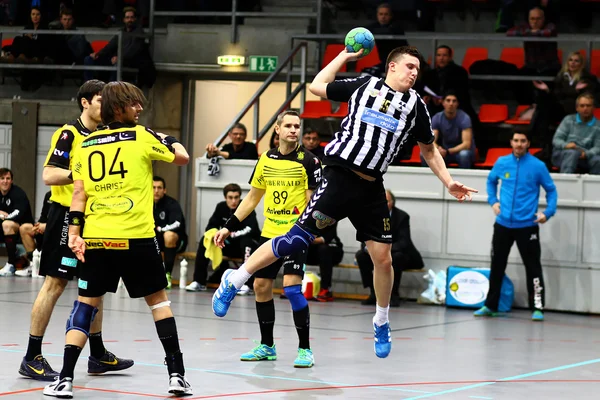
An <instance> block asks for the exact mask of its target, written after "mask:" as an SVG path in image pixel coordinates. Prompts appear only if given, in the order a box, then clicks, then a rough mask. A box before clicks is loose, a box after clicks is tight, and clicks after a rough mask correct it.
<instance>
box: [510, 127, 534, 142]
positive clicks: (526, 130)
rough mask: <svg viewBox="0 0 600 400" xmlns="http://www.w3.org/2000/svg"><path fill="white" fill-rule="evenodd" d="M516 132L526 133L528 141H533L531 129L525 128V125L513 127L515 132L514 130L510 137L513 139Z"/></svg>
mask: <svg viewBox="0 0 600 400" xmlns="http://www.w3.org/2000/svg"><path fill="white" fill-rule="evenodd" d="M516 134H519V135H525V137H526V138H527V141H528V142H531V132H530V131H529V129H528V128H525V127H518V126H517V127H515V128H514V129H513V132H512V135H511V137H510V138H511V139H512V138H514V137H515V135H516Z"/></svg>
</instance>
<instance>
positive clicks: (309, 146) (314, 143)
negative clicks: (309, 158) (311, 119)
mask: <svg viewBox="0 0 600 400" xmlns="http://www.w3.org/2000/svg"><path fill="white" fill-rule="evenodd" d="M302 146H304V148H305V149H306V150H308V151H310V152H311V153H313V154H314V155H315V156H317V158H318V159H319V160H321V161H323V157H324V156H325V150H324V148H323V147H321V138H320V137H319V132H317V131H316V130H315V129H312V128H308V129H306V130H305V131H304V135H302Z"/></svg>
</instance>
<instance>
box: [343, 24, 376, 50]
mask: <svg viewBox="0 0 600 400" xmlns="http://www.w3.org/2000/svg"><path fill="white" fill-rule="evenodd" d="M344 43H345V45H346V49H347V50H348V53H357V52H358V51H360V49H364V50H363V54H362V57H364V56H366V55H367V54H369V53H370V52H371V50H373V46H375V37H374V36H373V34H372V33H371V31H369V30H368V29H366V28H354V29H352V30H351V31H350V32H348V34H347V35H346V40H345V41H344Z"/></svg>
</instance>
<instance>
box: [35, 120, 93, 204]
mask: <svg viewBox="0 0 600 400" xmlns="http://www.w3.org/2000/svg"><path fill="white" fill-rule="evenodd" d="M90 133H91V132H90V131H89V130H88V129H87V128H86V127H85V126H84V125H83V122H81V119H77V121H73V122H69V123H68V124H66V125H64V126H63V127H62V128H60V129H57V130H56V132H54V134H53V135H52V140H51V141H50V150H49V151H48V155H47V156H46V161H45V162H44V167H45V166H53V167H57V168H62V169H68V170H71V169H72V168H71V167H72V161H73V158H74V156H75V154H76V153H77V150H78V149H79V146H80V145H81V142H83V139H85V138H86V137H87V136H88V135H89V134H90ZM50 192H51V193H52V194H51V196H50V201H53V202H54V203H59V204H60V205H62V206H64V207H70V206H71V198H72V197H73V184H69V185H52V186H50Z"/></svg>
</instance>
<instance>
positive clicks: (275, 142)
mask: <svg viewBox="0 0 600 400" xmlns="http://www.w3.org/2000/svg"><path fill="white" fill-rule="evenodd" d="M275 147H279V134H278V133H277V132H276V131H275V130H273V133H272V134H271V140H269V149H274V148H275Z"/></svg>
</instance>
